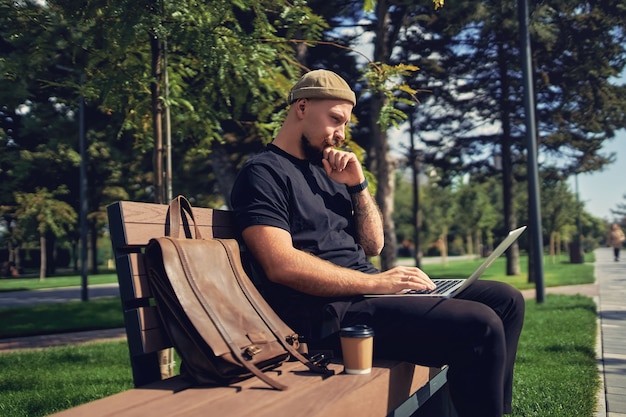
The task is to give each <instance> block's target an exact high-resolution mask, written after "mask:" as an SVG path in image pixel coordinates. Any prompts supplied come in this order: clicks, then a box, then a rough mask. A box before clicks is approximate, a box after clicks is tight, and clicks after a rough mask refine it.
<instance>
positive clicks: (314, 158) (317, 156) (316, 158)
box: [300, 135, 324, 166]
mask: <svg viewBox="0 0 626 417" xmlns="http://www.w3.org/2000/svg"><path fill="white" fill-rule="evenodd" d="M300 140H301V142H302V151H303V152H304V157H305V158H306V159H307V160H308V161H309V162H310V163H312V164H313V165H318V166H322V159H324V152H323V151H322V150H320V149H317V148H315V147H314V146H313V145H311V141H309V139H308V138H307V137H306V136H304V135H302V137H301V138H300Z"/></svg>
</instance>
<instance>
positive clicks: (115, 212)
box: [108, 201, 237, 248]
mask: <svg viewBox="0 0 626 417" xmlns="http://www.w3.org/2000/svg"><path fill="white" fill-rule="evenodd" d="M109 207H110V208H109V210H108V214H109V224H110V228H111V229H113V228H115V227H123V229H124V230H123V231H121V233H119V232H117V233H116V232H114V231H113V230H111V239H112V240H113V246H114V247H117V248H124V247H129V246H130V247H132V246H145V245H147V244H148V241H150V239H151V238H153V237H158V236H165V235H166V234H167V233H166V231H167V229H166V225H165V219H166V216H167V210H168V206H167V205H165V204H153V203H138V202H133V201H121V202H118V203H116V204H114V205H112V206H109ZM193 212H194V216H195V217H196V224H197V225H198V227H199V228H200V233H202V237H203V238H205V239H209V238H212V237H219V238H236V237H237V232H236V230H237V229H236V227H235V223H234V215H233V213H232V212H230V211H225V210H217V209H206V208H204V209H203V208H194V210H193Z"/></svg>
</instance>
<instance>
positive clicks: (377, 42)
mask: <svg viewBox="0 0 626 417" xmlns="http://www.w3.org/2000/svg"><path fill="white" fill-rule="evenodd" d="M389 20H390V16H389V4H388V2H387V1H386V0H379V1H378V3H377V4H376V37H375V38H374V61H376V62H388V61H389V57H390V54H391V50H390V45H392V44H393V42H392V39H391V38H392V37H393V33H391V31H389V25H388V22H389ZM383 100H384V96H382V95H381V94H375V95H373V96H372V99H371V104H370V106H371V107H370V108H371V112H370V128H371V132H372V148H371V149H370V153H369V155H370V157H371V162H372V166H371V167H370V168H372V170H373V172H374V173H375V174H376V178H377V179H378V188H377V189H376V203H377V204H378V206H379V208H380V211H381V213H382V215H383V231H384V233H385V246H384V247H383V250H382V252H381V254H380V267H381V269H382V270H383V271H385V270H388V269H390V268H392V267H394V266H395V263H396V255H397V254H396V249H397V243H396V230H395V224H394V222H393V196H394V191H395V176H394V170H395V165H394V163H393V162H392V161H391V158H390V155H389V143H388V141H387V133H386V132H385V131H384V130H383V129H381V127H380V125H379V124H378V117H379V115H380V113H381V109H382V107H383V104H384V102H383Z"/></svg>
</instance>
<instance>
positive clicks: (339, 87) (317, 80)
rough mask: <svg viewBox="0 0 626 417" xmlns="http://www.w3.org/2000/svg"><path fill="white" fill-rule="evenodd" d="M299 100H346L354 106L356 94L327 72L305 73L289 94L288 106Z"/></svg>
mask: <svg viewBox="0 0 626 417" xmlns="http://www.w3.org/2000/svg"><path fill="white" fill-rule="evenodd" d="M301 98H321V99H335V100H346V101H349V102H351V103H352V105H353V106H356V94H354V91H352V90H351V89H350V86H349V85H348V83H347V82H346V81H345V80H344V79H343V78H341V77H340V76H339V75H337V74H335V73H334V72H332V71H328V70H323V69H319V70H314V71H310V72H307V73H306V74H304V75H303V76H302V78H300V81H298V82H297V83H296V85H294V86H293V88H292V89H291V91H290V92H289V99H288V102H289V104H291V103H293V102H294V101H296V100H298V99H301Z"/></svg>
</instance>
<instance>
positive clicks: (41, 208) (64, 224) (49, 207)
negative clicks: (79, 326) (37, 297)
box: [15, 188, 77, 281]
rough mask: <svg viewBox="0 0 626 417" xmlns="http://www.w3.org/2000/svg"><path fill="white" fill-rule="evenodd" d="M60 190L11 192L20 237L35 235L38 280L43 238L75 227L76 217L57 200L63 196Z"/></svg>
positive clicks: (43, 255) (41, 273)
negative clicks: (37, 255)
mask: <svg viewBox="0 0 626 417" xmlns="http://www.w3.org/2000/svg"><path fill="white" fill-rule="evenodd" d="M64 192H65V190H64V189H63V188H61V189H58V190H56V191H54V192H50V191H48V190H47V189H45V188H38V189H37V191H36V192H35V193H22V192H16V193H15V201H16V203H17V207H16V208H15V217H16V218H17V219H18V228H19V229H20V232H21V233H22V234H23V235H30V234H36V235H37V236H38V238H39V243H40V246H39V247H40V259H41V262H40V267H39V280H40V281H43V280H44V278H45V277H46V265H47V263H48V262H47V259H46V235H47V234H48V233H51V234H52V235H54V236H56V237H62V236H65V235H66V234H67V232H68V230H71V228H72V227H73V226H74V225H75V223H76V220H77V215H76V212H75V211H74V209H73V208H72V206H70V205H69V204H67V203H65V202H63V201H59V200H57V199H56V198H55V196H56V195H59V194H63V193H64Z"/></svg>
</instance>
